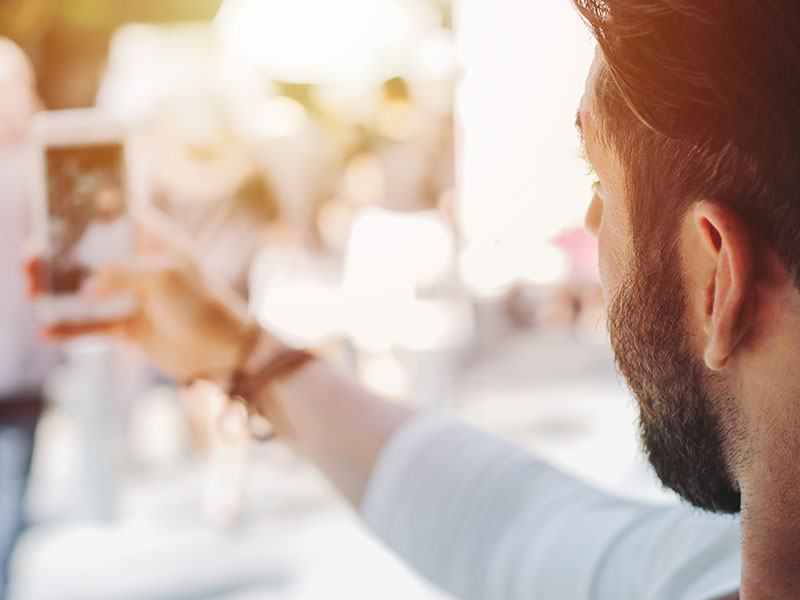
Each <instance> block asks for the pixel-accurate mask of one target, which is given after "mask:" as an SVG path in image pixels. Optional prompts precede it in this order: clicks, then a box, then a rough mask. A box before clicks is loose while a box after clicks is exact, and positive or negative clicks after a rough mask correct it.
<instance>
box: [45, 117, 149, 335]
mask: <svg viewBox="0 0 800 600" xmlns="http://www.w3.org/2000/svg"><path fill="white" fill-rule="evenodd" d="M127 139H128V136H127V132H126V128H125V127H124V126H123V125H122V124H121V123H120V122H118V121H116V120H114V119H113V118H112V117H110V116H108V115H107V114H104V113H103V112H101V111H99V110H97V109H79V110H62V111H45V112H41V113H39V114H37V115H36V116H35V117H34V120H33V125H32V144H31V148H32V154H33V157H32V158H33V167H34V168H33V169H32V173H33V186H32V187H33V190H34V193H33V227H34V235H35V236H36V238H37V241H38V245H39V248H40V251H41V253H42V256H41V259H42V270H41V272H40V278H41V285H42V288H43V294H42V296H41V298H40V300H39V302H38V304H39V306H38V308H39V312H40V313H41V316H42V318H43V319H44V320H45V322H48V323H90V322H98V321H110V320H118V319H121V318H124V317H126V316H129V315H130V314H132V313H133V312H134V311H135V310H136V301H135V298H134V297H133V295H132V294H129V293H122V294H117V295H114V296H110V297H108V298H104V299H102V300H89V299H87V296H86V293H85V291H86V290H85V286H86V284H87V281H89V279H90V278H91V276H92V275H93V274H94V273H95V272H96V271H97V270H98V269H100V268H102V267H103V266H104V265H106V264H109V263H114V262H119V261H124V260H126V259H128V258H130V256H131V255H132V254H133V252H134V250H135V232H134V223H133V219H132V216H131V212H130V208H131V202H132V199H133V198H134V188H133V185H132V177H131V171H132V169H131V166H132V165H131V162H132V158H131V153H130V150H129V148H128V144H127Z"/></svg>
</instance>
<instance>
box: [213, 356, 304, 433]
mask: <svg viewBox="0 0 800 600" xmlns="http://www.w3.org/2000/svg"><path fill="white" fill-rule="evenodd" d="M314 358H315V356H314V355H313V354H312V353H311V352H309V351H308V350H302V349H297V348H287V349H285V350H283V351H281V352H279V353H278V355H277V356H275V357H273V358H272V359H271V360H270V361H268V362H267V363H266V364H265V365H264V366H263V367H261V368H260V369H259V370H258V371H256V372H255V373H252V374H251V373H246V372H245V371H243V370H238V371H236V372H235V373H234V375H233V379H232V380H231V386H230V390H229V392H228V395H229V396H230V398H231V400H232V401H237V402H241V403H243V404H244V406H245V407H246V408H247V414H248V415H249V416H250V417H251V420H252V419H253V418H256V417H261V418H264V417H265V415H263V414H262V413H261V411H259V409H258V405H257V403H256V400H255V399H256V396H257V395H258V393H259V392H261V391H263V390H265V389H266V388H268V387H269V386H270V384H271V383H273V382H274V381H276V380H277V379H280V378H281V377H285V376H286V375H289V374H291V373H292V372H293V371H295V370H297V369H299V368H300V367H301V366H303V365H304V364H306V363H308V362H309V361H310V360H312V359H314ZM251 424H252V423H251ZM252 430H253V427H251V431H252ZM253 433H254V435H255V437H257V438H259V439H262V440H263V439H268V438H269V437H271V436H270V435H269V434H267V435H256V434H255V432H254V431H253Z"/></svg>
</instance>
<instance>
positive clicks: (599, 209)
mask: <svg viewBox="0 0 800 600" xmlns="http://www.w3.org/2000/svg"><path fill="white" fill-rule="evenodd" d="M602 220H603V200H602V199H601V198H600V196H599V195H598V194H597V193H596V192H595V193H594V194H593V195H592V201H591V202H590V203H589V208H588V209H587V210H586V218H585V220H584V225H585V226H586V229H588V230H589V233H591V234H592V235H593V236H595V237H597V233H598V232H599V231H600V222H601V221H602Z"/></svg>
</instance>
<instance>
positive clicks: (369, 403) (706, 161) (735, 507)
mask: <svg viewBox="0 0 800 600" xmlns="http://www.w3.org/2000/svg"><path fill="white" fill-rule="evenodd" d="M575 3H576V5H577V6H578V8H579V10H580V11H581V13H582V14H583V16H584V17H585V19H586V20H587V21H588V22H589V24H590V26H591V27H592V29H593V31H594V33H595V36H596V37H597V40H598V45H599V50H598V54H597V58H596V60H595V62H594V65H593V67H592V71H591V73H590V74H589V78H588V80H587V87H586V94H585V96H584V98H583V100H582V102H581V106H580V111H579V118H578V123H579V127H580V128H581V130H582V132H583V138H584V140H585V147H586V154H587V157H588V159H589V160H590V161H591V163H592V165H593V166H594V168H595V170H596V172H597V175H598V181H597V184H596V186H595V189H596V193H595V195H594V198H593V200H592V203H591V207H590V209H589V212H588V215H587V225H588V226H589V228H590V229H592V230H593V231H594V232H595V233H596V234H597V236H598V238H599V244H600V271H601V278H602V284H603V290H604V295H605V298H606V301H607V305H608V315H609V323H610V333H611V337H612V342H613V345H614V349H615V353H616V356H617V360H618V363H619V366H620V369H621V371H622V373H623V374H624V375H625V377H626V379H627V380H628V381H629V383H630V385H631V387H632V389H633V391H634V392H635V394H636V397H637V400H638V402H639V405H640V408H641V429H642V435H643V439H644V442H645V445H646V448H647V451H648V453H649V456H650V459H651V462H652V463H653V465H654V467H655V469H656V471H657V473H658V475H659V477H660V478H661V479H662V481H663V482H664V483H665V484H666V485H668V486H669V487H671V488H673V489H674V490H675V491H677V492H678V493H679V494H680V495H681V496H683V497H684V498H685V499H686V500H688V501H689V502H691V503H692V504H694V505H695V506H697V507H699V508H702V509H707V510H709V511H718V512H727V513H736V512H739V511H741V540H740V534H739V526H738V524H737V522H736V521H735V520H733V519H732V518H729V517H720V516H714V515H713V514H711V513H704V512H700V511H694V512H693V511H690V510H687V509H686V508H683V507H682V508H653V507H647V506H642V505H638V504H635V503H630V502H624V501H620V500H615V499H613V498H611V497H608V496H606V495H604V494H602V493H600V492H598V491H595V490H592V489H591V488H589V487H588V486H586V485H584V484H582V483H580V482H578V481H575V480H573V479H571V478H569V477H568V476H566V475H564V474H561V473H559V472H557V471H555V470H553V469H551V468H550V467H547V466H546V465H543V464H542V463H541V462H539V461H538V460H536V459H535V458H534V457H531V456H529V455H527V454H525V453H524V452H522V451H521V450H518V449H515V448H514V447H512V446H510V445H508V444H506V443H504V442H502V441H500V440H497V439H495V438H493V437H491V436H488V435H485V434H482V433H479V432H476V431H473V430H471V429H469V428H467V427H465V426H463V425H459V424H457V423H454V422H451V421H447V420H444V419H439V418H436V417H431V416H424V415H414V414H412V413H411V412H410V411H409V410H407V409H405V408H402V407H398V406H395V405H391V404H386V403H383V402H381V401H380V400H378V399H376V398H374V397H372V396H371V395H370V394H368V393H367V392H365V391H363V390H360V389H359V388H358V387H357V386H355V385H354V384H353V383H351V382H349V381H348V380H347V379H345V378H343V377H342V376H340V375H338V374H336V373H335V372H334V371H333V370H332V369H330V368H329V367H328V366H326V365H325V364H323V363H322V362H319V361H315V360H311V361H308V360H307V361H301V360H299V359H297V360H295V359H296V358H297V355H291V354H289V355H286V354H281V353H280V352H279V350H278V348H280V343H279V342H277V341H276V340H275V339H274V338H272V337H270V336H269V335H268V334H266V333H261V334H260V337H258V338H257V337H256V332H257V331H258V330H257V329H256V328H255V327H254V326H253V325H251V324H249V322H248V320H247V318H246V317H245V316H243V314H244V310H243V307H241V306H240V305H236V304H235V303H234V302H233V301H232V300H231V299H230V298H228V297H227V295H226V294H225V293H224V291H220V290H212V289H211V288H210V286H209V284H207V283H206V282H204V281H203V279H202V277H200V275H199V274H198V272H197V271H196V270H195V269H194V268H193V267H192V264H191V262H189V261H188V259H186V258H184V257H182V255H181V254H180V253H179V252H176V251H175V250H171V251H164V252H160V253H157V254H154V255H150V256H142V257H140V259H138V261H137V262H136V263H135V264H130V265H121V266H118V267H117V268H114V269H109V270H107V271H105V272H104V273H103V274H102V275H101V276H100V277H99V278H98V280H97V282H96V283H97V286H96V288H95V289H96V293H104V292H113V291H115V290H117V289H120V288H133V289H136V290H138V292H139V293H140V295H141V297H142V310H141V312H140V314H139V315H138V316H137V317H136V318H135V319H133V320H132V321H130V322H128V323H120V324H116V325H113V326H112V327H110V328H108V329H107V330H108V331H111V332H114V333H117V334H119V335H123V336H126V337H128V338H130V339H134V340H136V341H138V342H139V343H141V344H142V345H143V346H144V347H145V348H147V349H148V351H149V353H150V355H151V356H152V357H153V358H154V359H155V360H156V362H158V363H159V364H160V365H162V367H163V368H164V369H166V370H167V371H169V372H170V373H172V374H173V375H175V376H177V377H183V378H187V379H192V378H195V377H202V376H206V377H210V376H214V375H218V374H219V375H225V374H230V373H235V377H234V385H233V391H234V392H241V393H242V394H244V396H246V397H247V398H248V399H249V400H250V401H251V402H252V407H254V408H257V409H258V410H260V411H262V412H263V413H264V414H266V415H267V416H268V417H269V418H270V419H271V420H272V421H273V423H274V425H275V427H276V430H277V432H278V434H279V435H282V436H283V437H285V438H286V439H288V440H289V441H290V442H291V443H293V444H294V445H295V446H296V447H297V448H298V449H299V450H300V451H301V452H303V453H305V454H306V455H307V456H309V457H310V458H312V459H313V460H314V461H316V462H317V464H318V465H319V466H320V467H321V468H322V469H323V470H324V471H325V472H326V473H327V474H328V476H329V477H330V478H331V479H332V480H333V481H334V482H335V483H336V484H337V485H338V487H339V488H340V489H341V490H342V492H343V493H344V494H345V495H346V496H347V497H348V498H349V499H350V500H351V501H353V503H354V504H356V505H358V506H359V507H360V510H361V513H362V515H363V516H364V518H365V519H366V521H367V522H368V523H369V524H370V525H371V526H372V527H373V528H374V529H375V530H376V531H377V533H378V534H379V535H380V536H381V537H382V538H383V539H384V540H385V541H386V542H387V543H388V544H389V545H391V546H392V547H393V548H394V549H395V550H396V551H397V552H398V553H399V554H400V555H402V556H403V557H404V558H406V559H407V560H408V561H409V562H410V563H411V564H412V565H414V566H415V567H416V568H417V569H418V570H420V571H421V572H422V573H423V574H424V575H426V576H428V577H429V578H431V579H432V580H434V581H435V582H437V583H438V584H439V585H441V586H442V587H444V588H446V589H447V590H449V591H450V592H452V593H453V594H454V595H455V596H457V597H460V598H559V599H568V598H614V599H622V598H631V599H633V598H637V599H641V598H648V599H655V598H663V599H665V600H666V599H667V598H669V599H673V600H674V599H678V598H686V599H689V598H692V599H699V600H711V599H713V598H718V597H723V596H725V595H726V594H728V595H730V594H735V595H731V596H730V597H731V598H733V597H739V596H738V593H737V592H736V591H735V590H736V588H737V587H739V585H741V598H743V599H745V600H760V599H767V598H769V599H790V598H800V486H798V485H797V483H798V482H800V402H798V398H797V389H798V388H799V386H798V384H800V381H798V378H800V375H799V373H800V371H798V369H796V368H794V365H795V364H796V362H797V361H798V359H800V345H798V340H800V290H799V289H798V288H799V287H800V254H798V248H800V239H799V238H800V197H798V194H800V142H799V141H798V140H800V4H798V3H797V2H796V1H795V0H769V1H765V0H759V1H756V0H750V1H745V0H737V1H730V0H648V1H646V2H644V1H641V0H635V1H634V0H605V1H600V0H575ZM161 238H162V241H163V240H166V239H167V238H168V236H165V235H163V234H161ZM165 244H166V242H165ZM166 245H169V244H166ZM172 245H173V247H174V244H172ZM167 315H169V318H167ZM52 333H54V334H71V333H73V332H72V331H70V330H69V329H68V328H60V329H59V328H57V329H55V330H54V331H53V332H52ZM254 340H257V341H254ZM275 356H280V357H281V358H279V359H277V360H278V361H279V362H278V363H276V362H275V358H274V357H275ZM287 356H289V357H292V356H294V359H293V360H292V361H291V362H290V363H288V364H289V366H287V365H286V363H284V364H283V365H281V364H280V363H281V361H285V360H287V358H286V357H287ZM265 365H266V367H265ZM289 367H291V368H289ZM739 552H741V556H740V555H739ZM740 561H741V574H740Z"/></svg>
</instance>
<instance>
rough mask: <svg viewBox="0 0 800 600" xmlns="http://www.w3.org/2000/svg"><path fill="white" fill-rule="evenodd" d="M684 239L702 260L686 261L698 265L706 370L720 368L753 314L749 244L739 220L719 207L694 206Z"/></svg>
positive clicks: (710, 204) (747, 233)
mask: <svg viewBox="0 0 800 600" xmlns="http://www.w3.org/2000/svg"><path fill="white" fill-rule="evenodd" d="M689 233H690V235H693V236H697V240H698V241H699V243H698V244H696V245H695V246H694V247H695V248H698V249H699V251H700V252H701V253H702V254H703V256H692V257H687V262H688V263H689V266H688V268H690V269H691V268H694V266H693V264H692V263H696V264H699V265H704V266H702V267H700V268H701V269H703V270H704V273H703V275H702V277H701V281H703V284H702V293H703V302H704V310H703V313H702V315H703V316H702V319H703V331H704V333H705V336H706V337H705V340H704V343H705V348H704V353H703V359H704V361H705V363H706V366H707V367H708V368H709V369H712V370H715V371H718V370H721V369H723V368H724V367H725V365H726V363H727V361H728V359H729V358H730V356H731V355H732V354H733V353H734V352H735V350H736V348H737V346H738V345H739V343H740V342H741V341H742V339H743V338H744V336H745V334H746V333H747V331H748V330H749V328H750V327H751V325H752V324H753V318H754V312H755V289H754V276H755V262H756V257H755V243H754V239H753V236H752V234H751V233H750V231H749V229H748V228H747V226H746V225H745V223H744V221H743V220H742V219H741V217H740V216H739V215H738V214H737V213H736V212H735V211H733V210H732V209H731V208H729V207H727V206H725V205H724V204H722V203H719V202H709V201H703V202H699V203H698V204H697V205H696V206H695V207H694V208H693V209H692V214H691V221H690V232H689Z"/></svg>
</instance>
